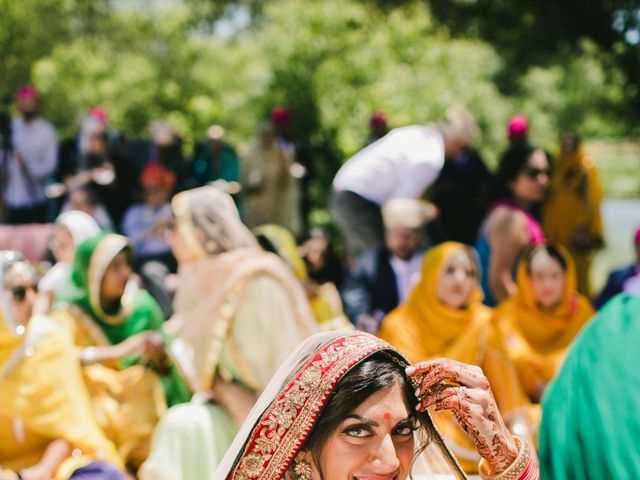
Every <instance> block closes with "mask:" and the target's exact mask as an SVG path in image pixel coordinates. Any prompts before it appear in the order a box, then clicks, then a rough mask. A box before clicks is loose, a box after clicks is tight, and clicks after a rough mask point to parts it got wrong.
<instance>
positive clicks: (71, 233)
mask: <svg viewBox="0 0 640 480" xmlns="http://www.w3.org/2000/svg"><path fill="white" fill-rule="evenodd" d="M98 233H100V227H99V226H98V224H97V223H96V221H95V220H94V219H93V218H92V217H91V216H90V215H88V214H86V213H84V212H80V211H76V210H69V211H68V212H65V213H63V214H61V215H60V216H58V218H57V219H56V223H55V226H54V230H53V236H52V238H51V240H50V241H49V248H50V250H51V254H52V255H53V258H54V259H55V260H56V264H55V265H54V266H53V267H51V268H50V269H49V271H47V273H46V274H45V275H44V276H43V277H42V278H41V279H40V281H39V282H38V299H37V300H36V306H35V307H34V308H35V310H36V313H43V314H44V313H47V312H48V311H49V308H50V307H51V303H52V302H53V299H54V297H55V296H56V294H57V293H58V292H59V291H60V289H61V288H62V286H63V285H64V284H65V283H66V282H67V280H68V279H69V272H70V270H71V262H72V261H73V255H74V254H75V251H76V245H78V244H80V243H82V242H83V241H84V240H86V239H87V238H89V237H93V236H94V235H97V234H98Z"/></svg>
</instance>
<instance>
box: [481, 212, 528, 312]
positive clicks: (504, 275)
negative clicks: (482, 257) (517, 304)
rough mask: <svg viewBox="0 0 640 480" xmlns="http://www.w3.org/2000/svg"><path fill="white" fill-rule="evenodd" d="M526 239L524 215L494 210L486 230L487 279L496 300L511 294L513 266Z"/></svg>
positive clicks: (513, 289)
mask: <svg viewBox="0 0 640 480" xmlns="http://www.w3.org/2000/svg"><path fill="white" fill-rule="evenodd" d="M529 239H530V236H529V229H528V225H527V218H526V216H525V215H524V214H523V213H522V212H519V211H517V210H512V209H506V208H500V209H497V210H496V211H495V212H494V214H493V218H492V219H491V221H490V224H489V231H488V240H489V246H490V247H491V260H490V262H489V272H488V278H489V288H490V289H491V292H492V293H493V296H494V297H495V299H496V301H498V302H501V301H502V300H505V299H507V298H509V297H510V296H511V295H513V294H514V293H515V290H516V284H515V282H514V280H513V276H512V275H513V268H514V266H515V264H516V262H517V260H518V255H519V254H520V252H521V251H522V249H523V248H524V247H526V246H527V245H528V244H529Z"/></svg>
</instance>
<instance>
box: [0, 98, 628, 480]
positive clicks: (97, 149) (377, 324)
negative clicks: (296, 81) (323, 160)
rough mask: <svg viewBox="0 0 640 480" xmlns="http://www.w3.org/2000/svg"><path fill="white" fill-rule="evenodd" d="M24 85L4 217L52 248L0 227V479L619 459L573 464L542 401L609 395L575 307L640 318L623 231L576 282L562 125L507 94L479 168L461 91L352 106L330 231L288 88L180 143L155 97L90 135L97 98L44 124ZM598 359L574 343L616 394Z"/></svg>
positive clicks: (585, 222)
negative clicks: (113, 131) (249, 116)
mask: <svg viewBox="0 0 640 480" xmlns="http://www.w3.org/2000/svg"><path fill="white" fill-rule="evenodd" d="M38 101H39V97H38V92H37V90H35V89H34V88H33V87H24V88H21V89H20V90H19V91H18V92H17V95H16V107H17V109H18V111H19V113H20V116H19V118H17V119H16V120H15V121H14V122H13V124H12V132H11V139H10V140H11V141H10V142H4V143H3V146H4V147H5V148H4V151H3V152H2V153H3V156H2V157H1V158H2V159H3V163H2V164H1V166H2V173H3V176H2V181H3V188H2V191H3V194H4V210H5V217H6V220H7V224H8V226H3V227H2V228H3V229H5V230H3V231H4V232H14V231H15V232H18V231H19V230H20V229H21V228H24V227H23V226H22V224H33V223H36V224H47V223H51V225H48V226H47V229H46V230H42V234H45V232H46V235H48V236H49V239H48V252H47V253H46V255H48V256H49V260H50V261H51V263H52V264H53V266H51V267H50V268H48V269H44V271H43V265H44V264H43V263H42V262H39V261H40V260H43V258H37V256H38V255H37V253H33V251H32V250H33V249H31V250H30V249H27V248H25V249H20V248H18V249H17V250H5V251H2V252H0V267H1V269H0V272H1V275H0V284H1V286H2V295H1V296H0V303H1V306H2V309H1V311H0V480H14V479H25V480H42V479H75V480H79V479H114V480H115V479H122V478H140V479H142V480H153V479H159V480H187V479H189V480H192V479H196V480H197V479H203V480H204V479H210V478H216V479H218V478H219V479H222V478H234V479H239V480H240V479H243V480H244V479H249V478H251V479H253V478H285V479H299V480H311V479H314V480H315V479H317V478H342V477H341V476H342V475H345V474H347V473H348V474H349V476H348V478H352V477H353V476H355V477H356V478H359V477H361V476H364V477H366V476H367V475H378V477H376V478H402V479H404V478H407V476H408V475H409V474H410V473H411V472H413V473H421V474H427V475H430V474H434V475H435V474H449V475H452V478H463V477H462V476H463V475H464V473H465V472H466V473H467V474H480V475H481V476H482V477H483V478H496V479H497V478H514V479H515V478H519V479H522V480H525V479H529V478H539V477H538V475H539V473H538V466H537V461H536V454H535V452H536V451H537V450H538V449H539V452H540V458H541V460H542V461H543V463H542V465H541V467H542V472H543V473H545V472H546V474H548V475H551V473H550V472H553V476H549V477H548V478H567V479H568V478H631V476H633V475H631V476H625V474H626V473H629V472H635V473H636V474H637V473H639V472H640V469H638V467H639V465H640V464H639V462H638V459H637V458H636V456H637V455H636V456H633V455H627V456H626V457H625V455H626V454H625V452H624V450H623V445H624V443H622V440H621V443H620V448H619V449H618V450H619V451H618V452H616V453H615V454H614V455H612V456H611V457H610V458H609V460H608V461H605V460H602V459H600V458H599V457H598V463H599V464H598V468H597V469H596V468H594V470H593V471H594V472H595V471H598V472H600V473H599V474H598V475H595V474H594V476H590V474H589V470H590V464H589V461H590V460H588V459H589V454H590V453H593V454H594V455H595V454H596V453H597V450H598V448H599V447H600V445H599V443H598V442H597V439H596V437H595V433H593V432H592V433H591V434H590V435H591V436H588V438H589V439H592V440H591V441H590V442H589V443H588V445H586V446H585V447H584V448H585V449H587V450H584V451H582V450H580V448H579V446H573V447H572V448H573V449H575V450H576V451H575V452H574V451H573V450H571V449H570V448H569V447H568V446H567V445H571V444H572V441H574V440H573V439H567V438H566V437H564V436H563V435H561V434H560V432H559V427H558V425H557V423H558V422H559V423H562V420H554V421H553V422H551V421H549V420H548V419H550V418H551V419H558V418H562V417H563V416H566V417H567V418H571V422H572V425H573V427H572V428H573V430H572V432H574V433H575V435H576V437H575V442H577V436H580V438H583V436H584V435H586V434H585V428H586V427H585V422H587V425H588V422H589V421H590V420H589V419H587V415H588V413H587V412H588V410H589V409H597V410H598V411H601V410H602V412H604V413H608V412H613V411H614V409H613V408H612V407H611V406H609V407H605V405H606V403H607V399H609V398H611V397H610V396H608V395H611V394H612V393H615V392H617V391H618V387H615V386H612V385H609V383H615V382H613V380H614V378H613V377H614V375H609V377H610V378H607V379H606V380H607V381H608V382H607V385H608V388H607V389H606V390H603V389H602V388H601V387H600V386H599V384H597V382H595V381H593V379H591V378H589V375H588V373H587V374H585V372H583V371H581V370H580V368H581V361H582V360H581V358H583V357H584V356H587V358H589V359H592V358H593V357H592V355H593V352H594V351H595V350H594V348H596V347H595V346H594V342H596V343H597V341H601V338H600V337H598V336H597V335H596V333H597V332H600V331H606V332H608V334H610V335H612V336H618V337H619V338H620V346H621V348H622V349H626V350H625V351H627V350H628V352H631V351H632V349H633V340H632V339H635V340H636V341H637V339H638V333H639V332H638V329H637V322H635V323H633V321H632V320H633V317H634V315H635V317H636V318H637V315H638V313H640V312H639V310H638V303H637V301H636V298H635V297H637V296H638V294H640V229H639V230H638V232H637V233H636V235H635V237H634V239H633V241H634V245H635V248H636V252H637V254H638V258H637V259H636V260H635V262H634V263H633V264H632V265H630V266H628V267H625V268H623V269H621V270H619V271H616V272H613V273H612V274H611V276H610V278H609V280H608V282H607V285H606V287H605V288H604V290H603V291H602V293H601V294H600V295H599V296H593V295H592V292H591V291H590V290H589V287H590V286H589V283H588V277H589V267H590V262H591V260H592V257H593V255H594V253H595V252H597V250H598V249H600V248H602V246H603V245H604V238H603V231H602V220H601V217H600V201H601V199H602V189H601V187H600V184H599V180H598V176H597V171H596V169H595V165H594V162H593V160H592V159H591V158H590V157H589V156H588V155H587V154H586V153H585V152H584V150H582V149H581V147H580V139H579V137H578V136H577V134H575V133H574V132H566V133H565V134H563V135H562V139H561V147H560V151H559V153H558V155H557V156H555V157H552V156H551V155H550V154H549V153H548V152H546V151H545V150H543V149H541V148H539V147H536V146H534V145H533V144H532V143H531V142H530V140H529V138H528V134H529V126H528V120H527V119H526V117H524V116H522V115H516V116H515V117H513V118H512V119H511V121H510V122H509V124H508V127H507V130H508V137H509V145H508V146H507V148H506V150H505V152H504V154H503V155H502V156H501V158H500V161H499V164H498V169H497V172H496V173H495V175H494V174H492V173H491V172H490V171H489V170H488V169H487V167H486V166H485V164H484V163H483V161H482V159H481V158H480V156H479V154H478V153H477V152H476V151H475V150H473V148H472V146H473V143H474V142H475V141H476V139H477V137H478V135H479V129H478V127H477V126H476V124H475V121H474V119H473V117H472V116H471V114H470V113H469V112H467V111H466V110H465V109H463V108H461V107H453V108H452V109H450V110H449V111H448V112H447V115H446V117H445V119H443V120H442V121H441V122H439V123H435V124H432V125H426V126H425V125H412V126H405V127H400V128H395V129H389V127H388V126H387V118H386V116H385V115H384V114H382V113H380V112H378V113H376V114H374V115H373V116H372V118H371V121H370V127H371V137H370V138H369V139H368V140H367V142H366V145H365V147H364V148H363V149H362V150H361V151H359V152H358V153H357V154H355V155H354V156H353V157H351V158H349V159H347V160H346V162H345V163H344V165H343V166H342V168H341V169H340V170H339V171H338V172H337V173H336V175H335V178H334V181H333V189H332V195H331V200H330V205H329V208H330V211H331V213H332V216H333V219H334V221H335V223H336V225H337V227H338V230H339V234H340V235H339V236H338V237H336V236H332V235H330V234H329V232H328V230H324V229H320V228H311V229H305V221H304V220H305V219H304V218H303V215H302V213H301V212H302V211H303V210H304V209H303V207H302V206H303V204H304V199H303V198H302V197H304V194H305V193H304V188H303V187H302V185H303V182H302V179H303V178H304V176H305V174H306V168H305V166H304V165H302V164H301V163H299V162H298V161H297V159H296V146H295V141H294V140H292V139H291V138H290V135H289V133H288V132H289V131H290V126H291V122H292V121H293V119H292V116H291V114H290V113H289V112H288V111H287V110H284V109H281V108H276V109H274V111H273V112H272V114H271V116H270V118H268V119H266V120H265V121H264V122H263V123H262V124H261V125H260V127H259V129H258V135H257V136H256V138H255V140H254V142H253V144H252V146H251V147H250V148H249V150H248V152H247V153H246V155H243V156H239V155H237V154H236V152H235V150H234V149H233V148H232V147H231V146H230V145H228V144H227V143H226V142H225V131H224V129H223V128H222V127H221V126H218V125H214V126H212V127H211V128H209V129H208V130H207V132H206V133H207V140H206V141H205V142H204V143H203V144H201V145H198V148H196V150H195V156H194V158H193V159H192V160H191V161H186V160H185V158H184V156H183V154H182V149H181V141H180V138H179V136H178V135H177V134H176V132H175V131H174V130H173V129H172V128H171V126H170V125H169V124H168V123H166V122H153V123H152V124H151V127H150V132H151V139H150V140H148V141H127V140H126V139H122V138H119V139H117V140H113V139H112V138H111V137H110V130H109V123H108V116H107V112H106V111H105V110H104V109H103V108H101V107H95V108H93V109H91V111H90V112H89V113H88V114H87V116H86V117H85V118H84V119H83V120H82V122H81V125H80V129H79V132H78V135H77V136H76V137H75V138H73V139H71V140H68V141H64V142H61V143H60V145H58V144H57V140H56V136H55V131H54V129H53V127H52V126H51V125H50V124H48V123H47V122H46V121H45V120H44V119H42V118H41V117H40V115H39V109H38ZM51 179H54V180H55V182H53V183H52V182H51ZM427 200H429V201H427ZM53 215H56V217H55V221H53V222H48V220H49V219H50V218H51V216H53ZM7 229H8V230H7ZM118 232H119V233H118ZM3 234H6V233H3ZM8 234H9V235H12V233H8ZM41 256H42V252H41ZM29 258H30V259H31V260H33V261H30V260H29ZM594 306H595V307H597V308H598V309H600V308H602V311H601V312H600V314H598V315H597V316H596V317H595V319H594V315H596V311H595V310H594ZM318 332H325V333H318ZM581 332H582V333H581ZM576 338H578V340H577V341H576ZM574 342H575V344H574ZM571 345H574V347H573V349H572V351H571V353H569V354H568V352H569V349H570V347H571ZM602 350H603V352H605V354H606V350H607V349H605V348H603V349H602ZM578 355H580V358H575V357H576V356H578ZM590 355H591V356H590ZM611 355H613V354H611ZM629 355H631V353H629ZM625 358H626V360H627V361H628V360H630V359H631V357H630V356H628V357H625ZM434 359H439V360H434ZM443 359H444V360H443ZM585 361H586V360H585ZM589 361H591V360H589ZM593 362H594V364H595V363H598V362H596V360H593ZM600 363H602V362H600ZM604 363H606V361H605V362H604ZM619 363H620V362H617V361H614V360H612V361H611V365H608V366H606V367H603V366H601V365H600V366H598V368H599V369H602V370H603V372H604V371H605V370H606V369H607V368H610V369H611V371H616V372H618V373H619V374H620V375H625V378H627V380H628V382H629V384H631V385H632V386H633V385H635V388H636V390H635V391H636V392H638V391H639V389H638V388H637V386H638V382H637V380H633V379H632V378H628V377H630V376H631V374H630V373H624V372H626V370H625V368H626V367H624V366H620V365H619ZM478 367H480V368H478ZM594 368H595V367H594ZM603 374H604V373H603ZM574 378H582V382H583V383H581V384H580V388H585V389H588V393H589V396H588V397H587V398H573V397H574V396H577V395H576V394H575V392H572V391H571V392H572V393H571V395H569V394H567V393H566V392H567V391H570V389H571V382H572V381H573V379H574ZM568 389H569V390H568ZM563 395H565V396H567V395H568V397H567V398H568V399H569V400H570V401H571V402H573V403H571V405H572V408H571V409H570V408H569V407H568V406H567V405H569V403H567V404H564V403H563V401H562V399H563V398H565V397H563ZM569 400H568V401H569ZM632 403H633V402H630V403H628V404H625V405H626V406H627V407H628V408H629V409H630V411H629V412H627V413H629V414H630V415H631V413H632V412H633V405H632ZM590 413H591V414H592V415H595V416H597V415H596V414H595V413H594V412H590ZM354 419H355V420H359V423H354ZM625 421H626V422H627V423H626V424H627V425H635V426H637V419H634V418H631V417H629V418H627V420H625ZM625 421H623V422H625ZM345 422H346V423H345ZM550 422H551V423H550ZM350 423H351V424H350ZM604 424H605V422H604V420H603V421H602V425H604ZM417 429H422V431H423V432H425V435H422V436H420V435H417V436H416V437H415V438H414V431H415V430H417ZM336 432H337V433H336ZM340 432H342V433H340ZM385 432H386V433H385ZM378 437H380V438H381V439H382V440H379V441H378V440H376V439H377V438H378ZM387 437H389V438H392V443H391V447H392V450H390V448H391V447H390V446H389V445H387V446H385V445H386V443H385V442H386V440H384V438H387ZM622 438H626V437H624V436H623V437H622ZM630 441H631V440H630ZM344 442H347V443H344ZM415 442H420V443H423V444H424V445H422V446H420V445H418V444H416V443H415ZM425 442H426V443H425ZM427 444H428V445H427ZM374 445H375V446H374ZM356 447H357V448H356ZM418 447H419V448H418ZM427 447H428V448H427ZM358 448H359V449H360V450H361V451H363V452H364V451H365V450H366V449H370V450H371V449H377V450H375V452H376V453H375V454H374V455H368V454H367V455H365V454H362V455H361V454H356V453H355V452H356V451H357V450H358ZM589 448H590V449H591V450H588V449H589ZM556 449H557V450H556ZM562 449H564V450H562ZM561 450H562V453H558V454H557V455H554V452H556V451H558V452H560V451H561ZM371 451H373V450H371ZM403 451H404V454H403V453H402V452H403ZM416 452H417V453H416ZM601 453H602V452H601ZM616 455H619V456H616ZM603 456H606V455H604V454H603ZM371 458H373V460H371ZM575 458H586V459H587V460H583V461H582V464H581V465H580V466H579V467H580V468H581V469H582V470H580V469H578V467H577V466H576V465H574V462H572V459H575ZM594 458H595V457H594ZM418 460H420V461H418ZM591 461H593V460H591ZM418 465H419V467H418ZM419 469H422V470H419ZM634 469H635V470H634ZM578 471H580V472H582V475H578V474H577V473H576V472H578ZM585 472H586V473H585ZM322 475H325V477H322ZM385 475H386V476H385ZM427 478H429V477H427ZM543 478H546V477H543Z"/></svg>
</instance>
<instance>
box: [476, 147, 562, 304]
mask: <svg viewBox="0 0 640 480" xmlns="http://www.w3.org/2000/svg"><path fill="white" fill-rule="evenodd" d="M549 175H550V162H549V157H548V156H547V154H546V153H545V152H544V150H541V149H537V148H534V147H532V146H530V145H528V144H521V143H516V144H514V145H513V146H511V147H510V148H509V150H507V152H506V153H505V154H504V156H503V157H502V159H501V160H500V165H499V166H498V173H497V177H496V183H497V191H496V192H495V196H496V198H497V199H498V201H497V202H496V203H494V204H493V206H492V207H491V208H490V209H489V213H488V214H487V216H486V218H485V220H484V221H483V224H482V227H481V228H480V238H479V239H478V242H477V243H476V250H477V251H478V255H479V257H480V266H481V267H482V279H481V285H482V290H483V291H484V303H485V304H486V305H488V306H490V307H494V306H495V305H496V304H497V303H499V302H500V301H502V300H505V299H506V298H509V297H510V296H511V295H513V294H514V293H515V290H516V284H515V281H514V278H513V271H514V269H515V268H516V266H517V263H518V256H519V255H520V254H521V253H522V251H523V250H524V249H525V248H526V247H528V246H529V245H538V244H540V243H542V242H543V241H544V233H543V231H542V227H541V226H540V223H538V221H537V220H536V218H535V216H534V213H535V212H536V210H537V208H538V207H539V206H540V204H541V203H542V201H543V200H544V197H545V195H546V192H547V189H548V186H549Z"/></svg>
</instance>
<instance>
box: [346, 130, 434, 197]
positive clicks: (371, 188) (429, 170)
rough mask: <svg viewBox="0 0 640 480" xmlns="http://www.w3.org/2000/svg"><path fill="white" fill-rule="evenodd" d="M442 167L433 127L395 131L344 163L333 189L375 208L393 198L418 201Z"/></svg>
mask: <svg viewBox="0 0 640 480" xmlns="http://www.w3.org/2000/svg"><path fill="white" fill-rule="evenodd" d="M443 164H444V141H443V139H442V134H441V133H440V132H439V131H438V130H437V129H436V128H434V127H430V126H421V125H412V126H408V127H401V128H395V129H393V130H391V131H390V132H389V133H388V134H386V135H385V136H384V137H382V138H381V139H380V140H378V141H376V142H374V143H372V144H371V145H369V146H367V147H365V148H364V149H362V150H361V151H360V152H358V153H357V154H355V155H354V156H353V157H351V158H350V159H349V160H347V161H346V162H345V164H344V165H343V166H342V168H340V170H339V171H338V173H337V175H336V177H335V179H334V180H333V188H334V189H335V190H336V191H345V190H348V191H351V192H354V193H357V194H358V195H360V196H361V197H363V198H366V199H367V200H369V201H371V202H373V203H376V204H378V205H383V204H384V203H386V202H388V201H389V200H392V199H394V198H419V197H421V196H422V194H423V193H424V192H425V190H426V189H427V188H428V187H429V186H430V185H431V184H432V183H433V182H434V181H435V180H436V178H437V177H438V175H439V174H440V170H441V169H442V166H443Z"/></svg>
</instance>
